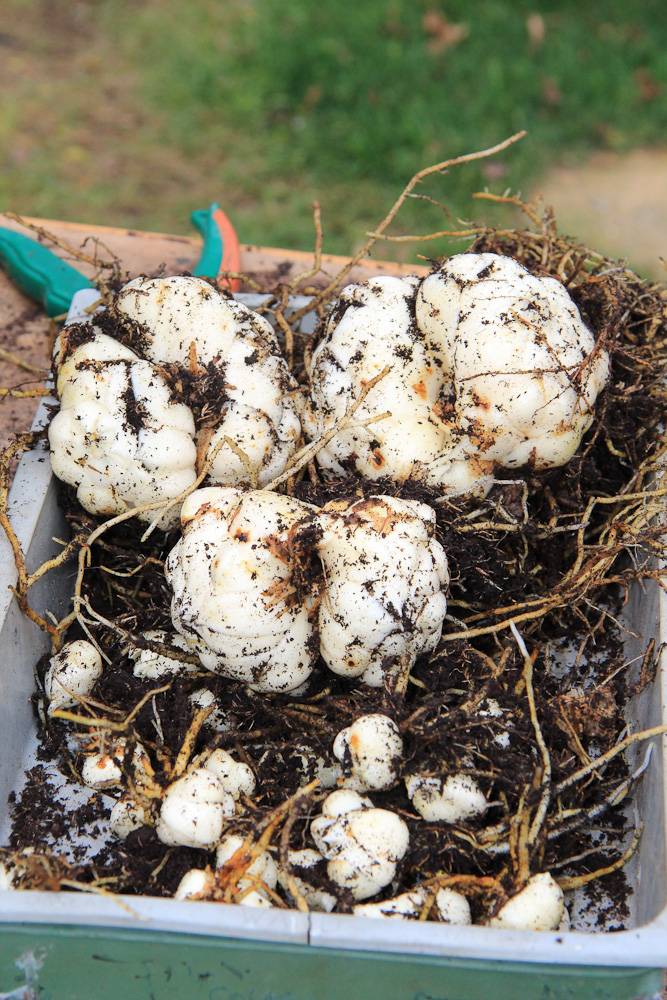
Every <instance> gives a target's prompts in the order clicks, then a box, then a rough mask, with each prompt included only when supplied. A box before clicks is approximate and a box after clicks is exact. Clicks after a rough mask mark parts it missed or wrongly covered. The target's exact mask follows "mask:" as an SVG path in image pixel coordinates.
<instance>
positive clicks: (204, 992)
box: [0, 924, 662, 1000]
mask: <svg viewBox="0 0 667 1000" xmlns="http://www.w3.org/2000/svg"><path fill="white" fill-rule="evenodd" d="M32 956H35V957H36V960H37V964H38V965H39V966H40V967H39V968H38V969H37V970H36V971H34V973H33V972H31V969H32V967H33V963H32ZM26 969H27V975H26V971H25V970H26ZM26 980H27V981H28V985H29V988H28V989H25V988H23V989H22V987H25V986H26ZM661 982H662V972H661V971H660V970H651V969H612V968H610V969H604V968H599V967H586V966H583V967H582V966H556V965H551V966H550V965H539V964H534V965H531V964H527V963H526V964H524V963H514V962H484V961H481V960H480V961H473V960H465V959H455V958H432V957H422V956H417V955H389V954H374V953H366V952H354V951H334V950H329V949H323V948H312V947H308V946H305V945H276V944H270V943H266V942H261V941H258V942H254V941H233V940H230V939H220V938H208V937H197V936H193V935H182V934H168V933H148V932H133V931H125V930H117V929H108V928H105V929H102V930H99V929H90V930H89V929H87V928H82V927H52V926H48V925H44V926H39V925H34V924H33V925H30V926H25V927H21V926H16V925H7V924H6V925H2V926H1V929H0V998H2V996H3V995H4V996H6V994H8V993H10V994H12V1000H14V998H16V1000H343V998H346V1000H347V998H350V1000H362V998H366V997H368V998H369V1000H487V998H489V1000H635V998H649V997H652V996H654V995H655V994H656V993H658V992H659V990H660V986H661Z"/></svg>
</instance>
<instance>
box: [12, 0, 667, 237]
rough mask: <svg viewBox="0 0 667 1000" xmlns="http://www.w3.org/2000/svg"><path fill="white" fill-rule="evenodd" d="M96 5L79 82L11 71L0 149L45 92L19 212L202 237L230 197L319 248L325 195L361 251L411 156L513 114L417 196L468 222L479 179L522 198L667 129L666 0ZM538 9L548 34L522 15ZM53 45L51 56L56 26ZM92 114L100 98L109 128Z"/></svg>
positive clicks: (430, 221)
mask: <svg viewBox="0 0 667 1000" xmlns="http://www.w3.org/2000/svg"><path fill="white" fill-rule="evenodd" d="M77 6H79V7H83V6H84V5H77ZM10 7H11V8H13V11H14V12H15V13H16V12H17V11H18V12H19V13H21V14H22V15H25V12H26V10H33V12H34V11H35V9H37V8H38V9H39V11H38V12H39V14H40V15H42V17H43V18H45V17H48V16H49V9H50V5H49V4H48V3H47V2H46V0H41V2H37V0H35V2H31V0H22V2H19V0H10ZM120 10H122V17H121V16H120V15H119V11H120ZM85 11H86V21H85V32H84V33H83V37H82V39H81V40H80V44H78V45H77V46H76V51H75V59H74V60H73V64H74V69H73V70H72V72H71V75H68V72H67V66H64V67H61V71H62V74H64V76H63V75H60V76H58V79H57V81H53V80H51V81H50V80H48V79H46V80H41V81H40V80H39V79H38V78H34V76H33V78H32V79H29V80H28V81H27V82H26V81H25V79H24V80H23V81H21V80H17V81H16V83H15V98H16V99H15V100H14V101H13V102H7V107H6V108H5V109H4V110H2V111H0V138H1V139H2V142H3V147H4V148H5V149H6V148H7V147H8V146H9V147H11V145H12V142H13V141H14V136H15V133H16V132H17V131H18V130H19V129H20V128H21V127H22V125H25V108H28V109H30V108H33V109H34V108H35V107H36V106H39V105H40V102H41V105H42V107H45V108H46V111H47V114H48V118H49V125H50V128H49V130H48V131H47V132H46V134H44V135H43V136H42V138H41V153H42V160H41V161H40V156H39V153H38V151H35V150H33V151H32V152H31V155H30V157H29V158H28V163H27V164H26V163H25V161H24V162H23V163H19V164H18V165H17V166H16V165H13V164H12V163H11V162H10V161H9V160H8V159H7V157H6V156H5V161H4V162H2V171H1V172H0V201H1V202H2V203H4V204H7V205H8V206H10V207H12V208H15V209H18V210H21V211H25V212H30V211H33V212H34V211H39V212H40V213H41V214H45V215H59V216H64V217H68V218H84V219H89V220H90V221H98V222H99V221H107V222H111V223H112V224H113V223H115V224H129V225H136V226H144V227H150V228H157V229H163V230H164V229H170V230H174V231H187V217H188V213H189V211H190V209H191V208H194V207H198V206H200V205H202V204H205V203H206V201H208V200H211V199H213V198H217V199H218V200H220V201H221V202H222V203H223V204H225V206H226V207H228V208H229V211H230V214H231V215H232V217H233V220H234V222H235V224H236V227H237V229H238V231H239V233H240V235H241V238H242V239H243V240H244V241H247V242H257V243H263V244H265V245H274V246H286V247H293V248H308V247H309V246H310V245H311V244H312V240H313V235H312V200H313V198H315V197H317V198H318V199H319V200H320V202H321V203H322V207H323V215H324V230H325V249H326V250H328V251H329V252H339V253H349V252H351V251H352V250H353V249H354V248H355V247H356V246H358V245H359V244H360V243H361V242H362V240H363V233H364V231H365V230H366V229H368V228H370V227H372V226H374V225H375V224H376V223H377V222H378V221H379V219H380V218H381V217H382V216H383V215H384V213H385V212H386V210H387V209H388V208H389V206H390V205H391V203H392V202H393V200H394V198H395V197H396V196H397V194H398V193H399V192H400V190H401V188H402V187H403V185H404V184H405V182H406V181H407V180H408V179H409V178H410V176H411V175H412V174H413V173H414V172H415V171H416V170H417V169H419V168H421V167H423V166H426V165H427V164H429V163H433V162H437V161H439V160H441V159H444V158H448V157H451V156H456V155H459V154H462V153H466V152H471V151H474V150H477V149H480V148H483V147H485V146H488V145H492V144H495V143H497V142H498V141H500V140H502V139H504V138H506V137H507V136H508V135H510V134H511V133H513V132H516V131H517V130H519V129H526V130H527V132H528V136H527V138H526V139H524V140H523V141H522V142H521V143H519V144H518V145H517V146H515V147H513V148H512V149H511V150H509V151H507V152H505V153H504V154H502V155H501V156H500V157H499V158H498V159H497V160H496V161H494V162H493V164H492V165H491V167H489V166H488V165H486V166H485V165H483V164H482V165H477V166H467V167H464V168H462V169H459V170H457V171H453V172H450V173H449V174H448V175H447V176H446V177H444V178H436V179H434V180H431V181H429V183H428V184H427V185H425V186H424V192H425V193H428V194H429V195H431V196H433V197H434V198H436V199H438V200H442V201H444V202H445V203H446V204H447V206H448V208H449V209H450V210H451V212H452V214H453V215H454V216H460V217H471V216H472V215H473V214H474V215H475V217H476V218H480V215H481V212H480V203H474V202H473V201H472V200H471V198H470V195H471V193H472V192H473V191H475V190H479V189H480V188H482V187H484V186H489V187H490V188H491V189H492V190H494V191H497V192H502V191H503V190H504V189H505V188H511V189H512V190H513V191H516V190H523V191H526V190H527V189H528V188H529V187H530V186H531V185H532V184H533V183H534V182H535V180H536V178H538V177H539V175H540V173H541V172H542V171H544V170H545V169H546V168H547V167H548V166H549V165H551V164H553V163H555V162H562V161H563V160H573V159H574V160H576V159H577V158H582V157H584V156H585V155H586V154H587V153H588V152H590V151H591V150H593V149H596V148H603V149H613V150H626V149H631V148H633V147H636V146H639V145H650V144H653V143H655V144H658V143H661V142H663V141H664V130H665V123H666V122H667V6H666V5H665V4H664V2H663V0H642V3H641V4H639V5H632V7H630V6H629V5H628V4H627V2H626V0H622V2H621V0H604V2H603V0H596V2H590V0H589V2H588V3H582V2H581V0H578V2H573V0H558V2H555V0H553V2H551V0H534V2H522V0H480V2H470V0H468V2H467V3H464V2H462V0H446V2H445V0H443V2H440V0H362V2H358V3H356V4H351V3H350V2H349V0H324V2H321V3H316V2H313V0H190V2H189V3H182V2H181V0H144V2H138V0H136V2H134V3H132V4H127V5H124V6H123V7H122V8H120V7H119V6H118V5H117V4H116V3H111V2H110V0H99V2H98V3H96V4H88V5H87V6H85ZM535 14H539V15H540V16H541V18H542V25H543V29H544V35H543V40H542V41H541V42H540V40H539V39H536V38H535V37H533V39H532V40H531V37H530V34H529V31H528V28H527V23H528V21H527V19H528V18H529V16H530V15H533V17H534V15H535ZM37 21H39V18H38V19H37ZM32 23H33V26H34V24H35V18H33V19H32ZM447 25H449V26H450V29H451V26H452V25H454V26H457V25H458V26H461V27H460V29H459V30H458V36H459V37H458V40H455V43H454V44H449V45H447V44H439V43H438V31H440V32H441V34H442V33H443V31H444V33H445V34H446V32H447V31H448V28H447ZM537 27H538V28H539V24H538V25H537ZM45 28H48V25H46V26H45ZM450 34H451V30H450ZM533 34H535V31H534V32H533ZM453 35H454V36H456V35H457V31H456V30H454V32H453ZM38 43H39V39H38ZM42 44H43V46H44V52H45V53H48V51H49V49H48V46H49V41H48V33H47V32H46V31H45V38H44V39H43V40H42ZM86 58H88V60H89V63H91V60H92V63H91V65H93V68H94V70H95V71H94V72H91V71H87V70H86V63H85V59H86ZM95 59H97V66H96V69H95ZM82 60H83V64H84V71H83V74H82V73H81V71H80V66H81V62H82ZM47 62H48V60H47ZM45 72H47V73H48V72H49V70H48V68H46V69H45ZM50 72H52V73H53V72H54V70H53V68H52V69H51V70H50ZM33 73H36V74H37V75H38V74H39V63H38V62H36V63H35V68H34V70H33ZM56 82H57V83H58V86H57V87H56V86H53V84H54V83H56ZM49 83H51V84H52V87H51V88H49ZM114 87H115V91H116V92H115V97H114V94H113V90H114ZM110 88H111V91H112V93H111V96H109V90H110ZM4 89H5V92H6V91H7V88H6V86H5V88H4ZM95 108H98V109H106V111H107V114H106V119H107V120H106V122H105V121H104V120H102V119H103V118H104V116H103V115H102V114H101V113H100V114H99V115H96V113H95V110H94V109H95ZM119 118H120V122H119ZM128 118H129V119H130V125H129V126H127V127H125V126H124V125H123V122H124V121H125V119H128ZM132 120H134V121H135V125H136V127H134V128H133V127H131V125H132ZM109 122H111V124H109ZM96 132H97V133H98V134H95V133H96ZM100 132H101V134H99V133H100ZM105 135H106V136H107V138H108V141H109V144H110V148H107V147H105V144H104V137H105ZM100 165H101V166H100ZM114 167H115V174H114V169H113V168H114ZM68 199H69V210H68ZM33 206H35V207H34V208H33ZM487 215H488V210H487ZM505 217H506V216H505ZM446 225H447V223H446V220H445V218H444V216H443V215H442V212H441V211H440V210H439V209H437V208H435V207H434V206H433V205H430V204H427V203H426V202H424V201H418V202H412V203H410V204H409V205H408V206H406V209H405V211H404V212H402V213H401V216H400V218H399V221H398V224H397V226H396V228H395V230H394V231H395V232H406V231H413V230H415V229H416V230H417V231H421V232H423V231H426V230H427V229H431V228H443V226H446ZM440 250H441V247H436V248H435V249H433V248H429V250H428V251H426V252H433V253H435V252H436V251H440ZM406 253H409V254H413V253H414V251H413V250H410V251H406V249H405V248H404V247H402V246H401V245H400V244H398V245H394V246H391V245H389V246H387V245H383V247H382V253H381V255H384V256H390V255H391V256H399V257H400V256H402V255H405V254H406Z"/></svg>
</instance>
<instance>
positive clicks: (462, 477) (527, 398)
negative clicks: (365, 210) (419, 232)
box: [303, 253, 609, 494]
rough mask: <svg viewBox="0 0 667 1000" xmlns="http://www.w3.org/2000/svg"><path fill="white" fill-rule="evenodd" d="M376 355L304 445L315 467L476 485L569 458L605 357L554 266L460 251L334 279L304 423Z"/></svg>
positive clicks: (457, 488)
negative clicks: (409, 273)
mask: <svg viewBox="0 0 667 1000" xmlns="http://www.w3.org/2000/svg"><path fill="white" fill-rule="evenodd" d="M386 366H388V367H389V372H388V374H387V375H386V376H385V377H383V378H382V379H381V380H380V381H379V382H378V384H377V385H375V386H374V387H373V388H372V389H371V391H370V392H369V393H368V395H367V397H366V398H365V399H364V400H363V402H362V404H361V406H360V407H359V409H358V410H357V411H356V414H355V422H354V425H353V426H351V427H348V428H346V429H344V430H343V431H341V432H340V433H338V434H337V435H336V436H335V437H333V439H332V440H331V441H330V442H329V443H328V444H327V446H326V447H325V448H323V449H322V450H321V451H320V452H319V453H318V456H317V460H318V461H319V463H320V465H321V466H322V467H323V469H324V470H326V471H327V472H328V473H330V474H333V475H336V476H340V475H344V474H346V473H349V472H350V471H351V470H353V471H355V472H357V473H358V474H359V475H362V476H366V477H368V478H369V479H377V478H379V477H381V476H390V477H392V478H393V479H396V480H399V481H400V480H404V479H406V478H415V479H418V480H421V481H423V482H425V483H428V484H431V485H437V486H442V487H445V489H447V490H448V491H449V492H451V493H453V494H455V493H471V492H474V493H477V494H483V493H485V492H487V491H488V489H489V488H490V486H491V484H492V482H493V476H494V474H495V472H496V471H497V470H498V469H500V468H519V467H521V466H524V465H527V464H530V465H532V466H533V467H534V468H538V469H540V468H551V467H554V466H559V465H564V464H565V463H566V462H567V461H569V459H570V458H571V457H572V455H573V454H574V452H575V451H576V449H577V447H578V446H579V443H580V441H581V438H582V436H583V434H584V433H585V432H586V430H587V429H588V428H589V427H590V425H591V423H592V420H593V407H594V405H595V402H596V398H597V396H598V393H599V392H600V391H601V390H602V389H603V387H604V385H605V383H606V381H607V378H608V374H609V357H608V354H607V352H606V351H605V350H603V349H602V348H600V347H599V346H596V344H595V339H594V337H593V335H592V333H591V332H590V331H589V330H588V329H587V327H586V326H585V325H584V323H583V321H582V319H581V316H580V314H579V311H578V309H577V307H576V305H575V304H574V302H573V301H572V299H571V298H570V296H569V294H568V292H567V290H566V289H565V287H564V286H563V285H562V284H561V282H559V281H558V280H557V279H555V278H539V277H536V276H535V275H533V274H531V273H530V272H529V271H528V270H526V268H525V267H523V265H521V264H519V263H518V262H517V261H516V260H514V259H513V258H510V257H503V256H500V255H498V254H493V253H484V254H474V253H468V254H459V255H458V256H454V257H451V258H450V259H449V260H447V261H445V262H444V264H442V266H441V267H440V268H438V270H436V271H435V272H434V273H433V274H431V275H429V276H428V277H426V278H424V279H423V280H421V281H420V280H418V279H417V278H407V279H401V278H392V277H379V278H373V279H371V280H369V281H368V282H365V283H363V284H360V285H349V286H347V287H346V288H345V289H343V292H342V294H341V296H340V298H339V300H338V302H337V304H336V305H335V306H334V308H333V309H332V311H331V314H330V317H329V319H328V321H327V323H326V325H325V327H324V333H323V337H322V339H321V341H320V343H319V344H318V346H317V347H316V349H315V350H314V351H313V354H312V359H311V362H310V368H309V378H310V387H311V388H310V400H309V401H308V403H307V405H306V407H305V411H304V414H303V422H304V427H305V429H306V431H307V433H308V434H309V435H310V436H311V437H313V438H315V437H317V436H319V435H321V434H323V433H325V432H326V431H328V430H330V429H331V428H332V427H333V426H334V425H335V424H336V422H337V421H339V420H341V418H342V417H344V416H345V414H346V412H347V411H348V409H349V407H350V405H351V404H352V403H353V402H354V400H355V399H356V398H357V396H358V395H359V393H360V391H361V389H362V388H363V386H364V385H365V384H367V383H368V382H369V381H370V380H371V379H372V378H374V377H375V376H376V375H379V374H380V372H381V371H382V370H383V368H385V367H386ZM386 411H390V416H385V417H383V418H382V419H380V420H373V422H372V423H370V424H367V425H364V421H368V420H370V419H372V418H376V417H378V416H379V415H380V414H383V413H385V412H386Z"/></svg>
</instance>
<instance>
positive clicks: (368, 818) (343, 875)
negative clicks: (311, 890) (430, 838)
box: [310, 790, 410, 900]
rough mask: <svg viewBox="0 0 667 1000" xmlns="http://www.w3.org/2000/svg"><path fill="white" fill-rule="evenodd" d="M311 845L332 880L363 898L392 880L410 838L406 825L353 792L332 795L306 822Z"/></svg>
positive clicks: (356, 897)
mask: <svg viewBox="0 0 667 1000" xmlns="http://www.w3.org/2000/svg"><path fill="white" fill-rule="evenodd" d="M310 832H311V835H312V837H313V840H314V841H315V846H316V847H317V849H318V850H319V851H320V853H321V854H322V855H323V857H325V858H326V859H327V861H328V864H327V874H328V876H329V878H330V879H331V881H332V882H335V883H336V884H337V885H340V886H342V887H343V888H345V889H349V890H350V892H351V893H352V895H353V896H354V898H355V899H359V900H361V899H368V898H369V897H371V896H374V895H375V894H376V893H377V892H379V891H380V889H383V888H384V887H385V886H386V885H389V883H390V882H391V881H392V880H393V878H394V876H395V875H396V867H397V864H398V862H399V861H400V860H401V859H402V858H403V857H404V855H405V854H406V852H407V849H408V846H409V842H410V837H409V833H408V828H407V825H406V824H405V822H404V821H403V820H402V819H401V817H400V816H398V815H397V814H396V813H394V812H390V811H389V810H388V809H377V808H375V807H374V806H373V804H372V803H371V802H370V800H369V799H366V798H362V796H361V795H359V794H358V793H357V792H353V791H351V790H341V791H338V792H332V793H331V795H329V796H328V797H327V798H326V799H325V800H324V803H323V805H322V813H321V815H320V816H317V817H316V818H315V819H314V820H313V821H312V823H311V824H310Z"/></svg>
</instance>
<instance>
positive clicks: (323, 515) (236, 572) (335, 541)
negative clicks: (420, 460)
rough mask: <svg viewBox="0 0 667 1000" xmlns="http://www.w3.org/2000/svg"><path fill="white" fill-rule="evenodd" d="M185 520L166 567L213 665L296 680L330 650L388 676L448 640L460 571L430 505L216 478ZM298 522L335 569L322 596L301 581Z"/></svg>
mask: <svg viewBox="0 0 667 1000" xmlns="http://www.w3.org/2000/svg"><path fill="white" fill-rule="evenodd" d="M182 527H183V536H182V538H181V540H180V541H179V542H178V543H177V544H176V546H175V548H174V549H173V550H172V551H171V553H170V555H169V558H168V560H167V566H166V573H167V579H168V582H169V583H170V585H171V587H172V590H173V599H172V605H171V615H172V621H173V624H174V627H175V628H176V629H177V630H178V631H179V632H180V633H181V634H182V635H183V636H185V637H187V638H188V639H190V640H191V641H194V642H196V643H198V644H199V645H198V647H197V651H198V655H199V657H200V659H201V661H202V663H203V665H204V666H205V667H207V668H208V669H210V670H214V671H216V672H218V673H221V674H223V675H224V676H226V677H232V678H235V679H237V680H241V681H244V682H245V683H247V684H249V685H250V686H251V687H253V688H254V689H255V690H257V691H265V692H266V691H294V690H295V689H296V688H298V687H299V686H300V685H302V684H303V683H304V681H306V680H307V679H308V677H309V676H310V673H311V672H312V670H313V667H314V663H315V660H316V658H317V656H318V654H319V653H321V655H322V656H323V658H324V660H325V662H326V663H327V665H328V666H329V668H330V669H331V670H333V671H335V672H336V673H339V674H343V675H345V676H348V677H361V679H362V681H364V682H365V683H368V684H371V685H374V686H379V685H381V684H382V683H383V680H384V676H385V671H386V670H387V669H389V670H390V671H395V672H397V671H399V670H406V671H409V670H410V668H411V667H412V665H413V664H414V662H415V660H416V658H417V656H418V655H419V654H420V653H424V652H428V651H430V650H432V649H434V648H435V646H436V645H437V643H438V641H439V639H440V634H441V631H442V623H443V620H444V616H445V611H446V607H447V602H446V598H445V589H446V586H447V584H448V582H449V576H448V573H447V559H446V556H445V553H444V550H443V549H442V546H441V545H440V543H439V542H438V541H437V540H436V539H435V514H434V512H433V511H432V510H431V508H430V507H428V506H427V505H426V504H421V503H416V502H414V501H408V500H399V499H396V498H395V497H388V496H377V497H371V498H369V499H367V500H354V501H345V502H341V503H335V504H328V505H327V506H326V507H324V508H322V509H321V510H319V509H317V508H314V507H311V506H310V505H308V504H305V503H301V502H299V501H297V500H294V499H292V498H290V497H286V496H282V495H279V494H275V493H269V492H264V491H261V490H256V491H253V492H251V493H245V494H244V493H241V492H240V491H238V490H236V489H233V488H216V487H209V488H207V489H203V490H197V491H196V492H194V493H192V494H191V495H190V496H189V497H188V499H187V500H186V501H185V503H184V505H183V511H182ZM297 533H299V534H300V537H301V538H302V539H303V538H310V542H309V553H308V558H311V559H312V560H313V561H314V564H316V565H319V566H320V568H321V571H322V573H323V576H324V581H325V582H324V584H323V592H322V593H321V595H320V599H319V604H318V603H317V602H316V600H315V597H314V595H313V594H312V593H307V594H306V595H305V596H301V595H299V593H298V592H297V591H296V589H295V587H294V586H293V585H292V577H293V573H294V568H295V565H294V557H293V555H292V543H293V542H294V539H295V535H297ZM302 558H303V556H302ZM386 664H389V667H388V668H387V667H386Z"/></svg>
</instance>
